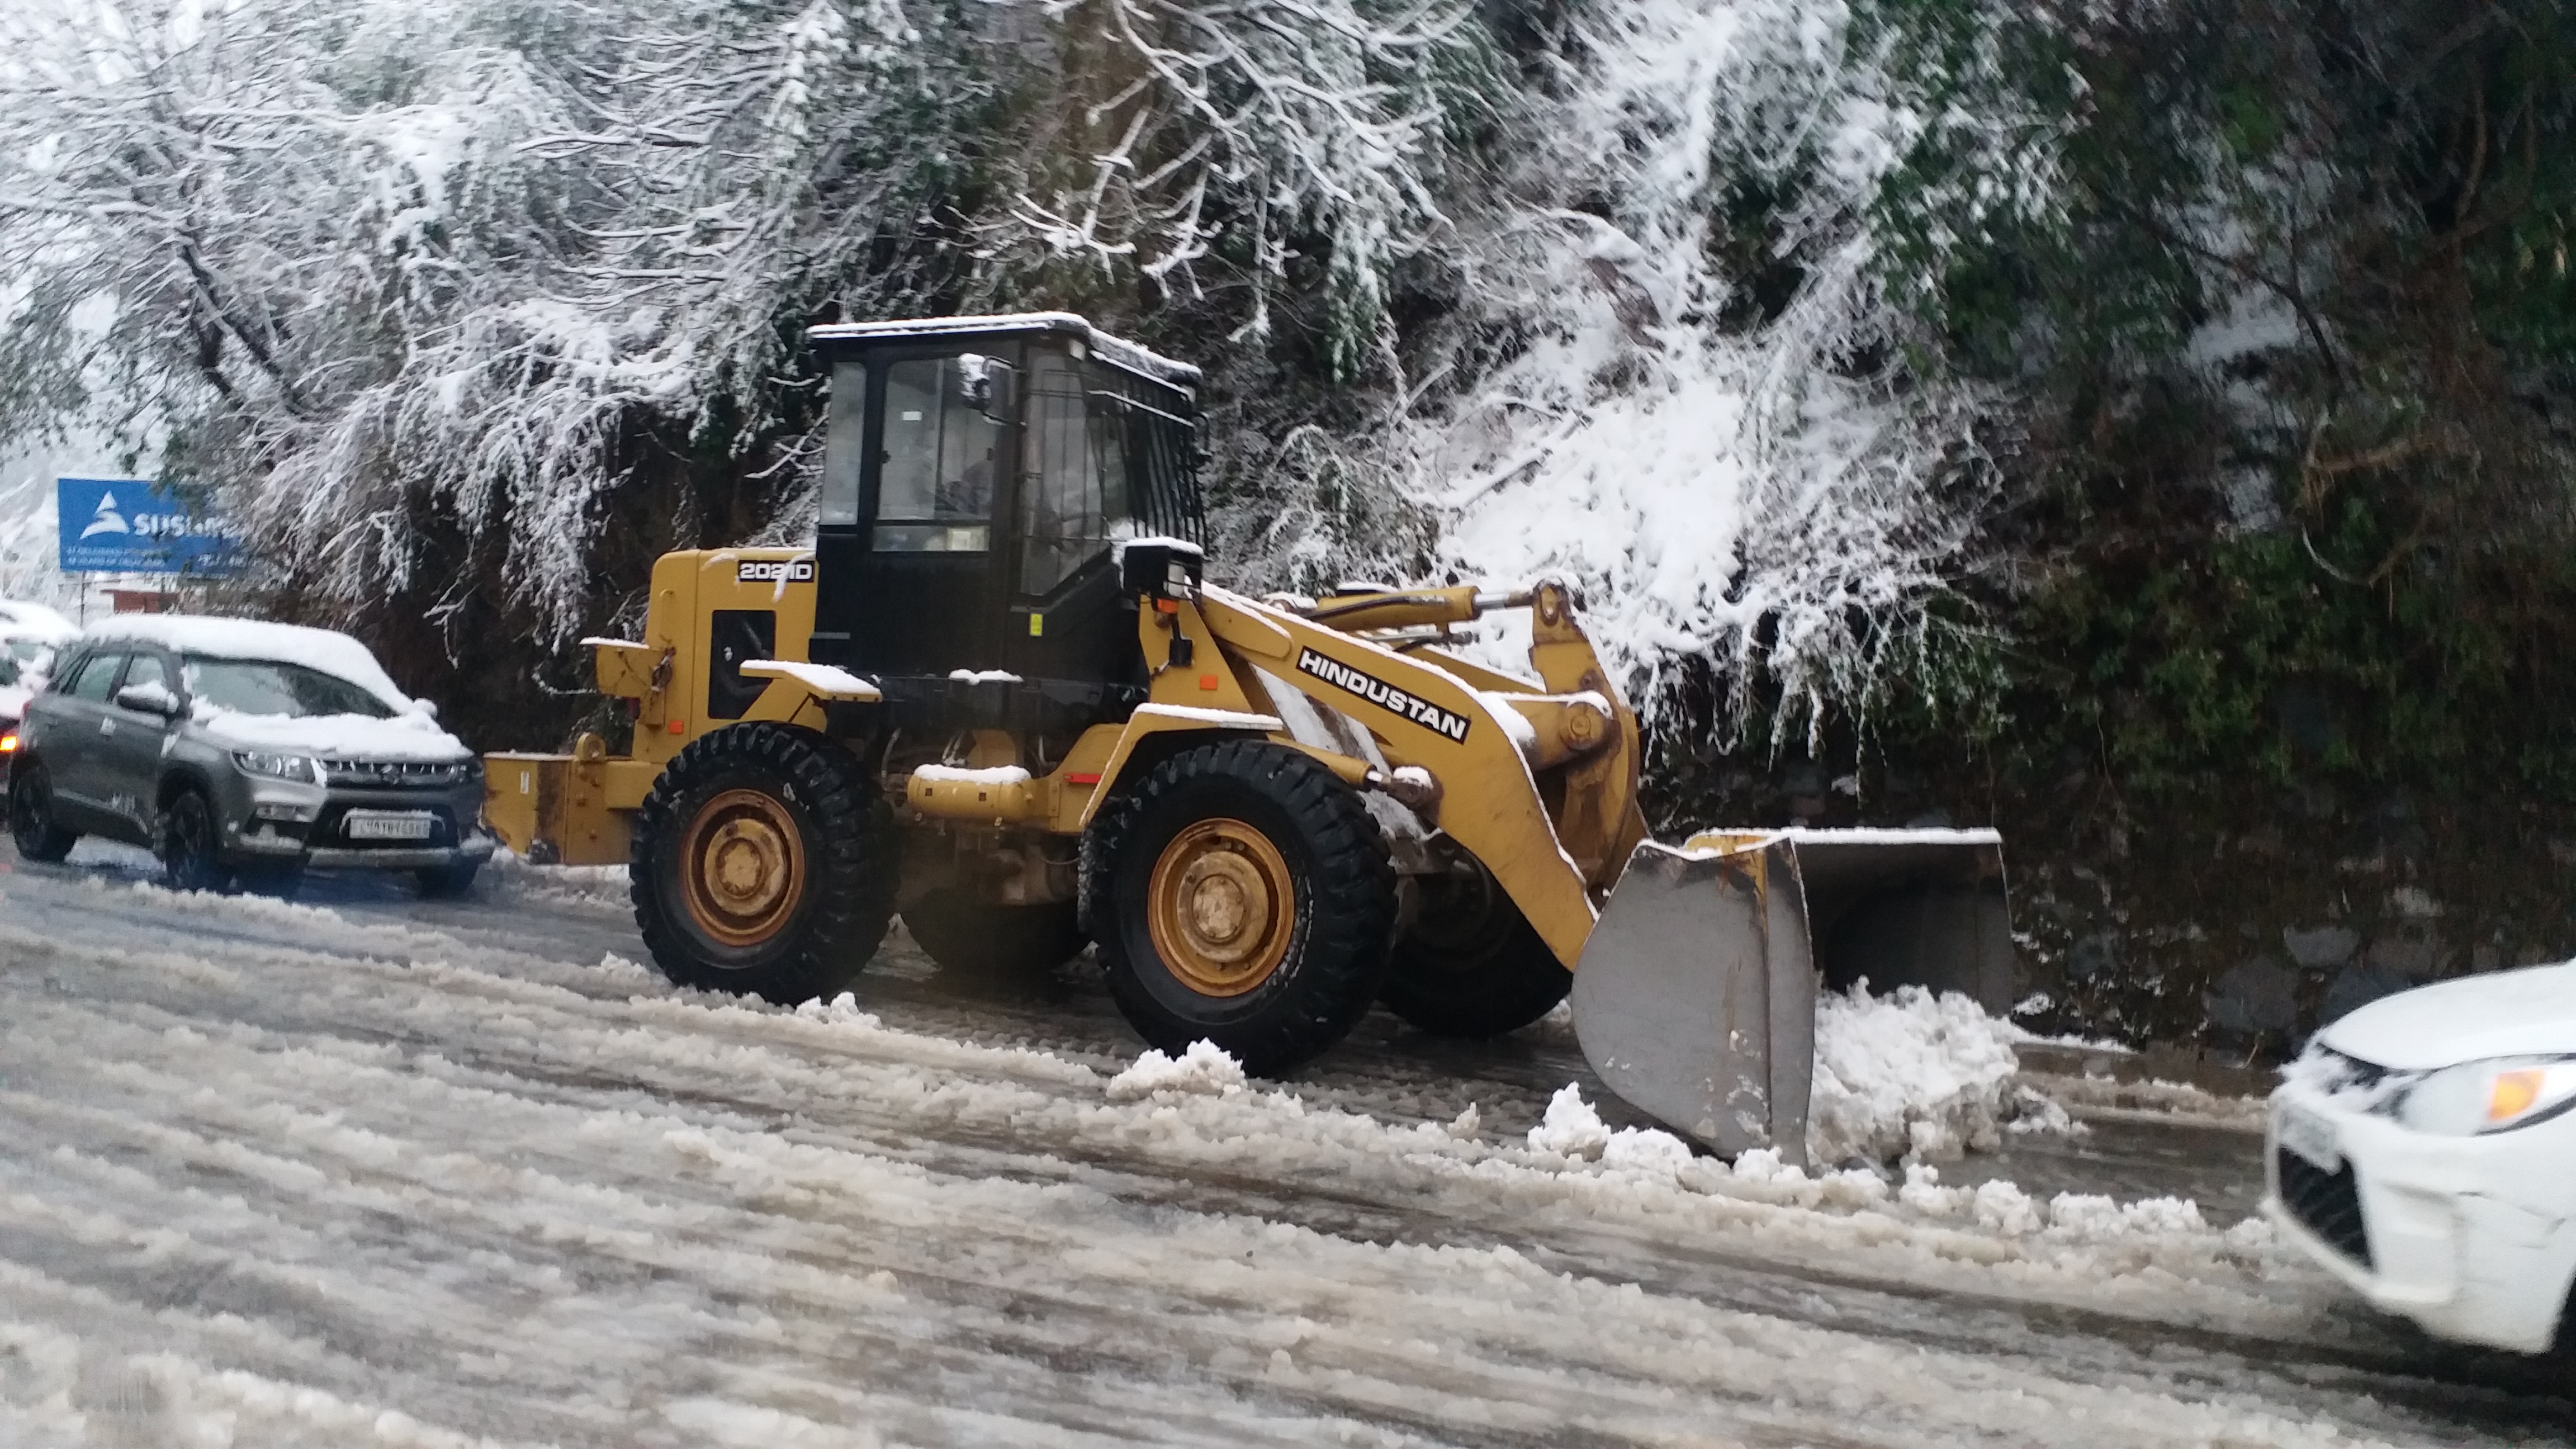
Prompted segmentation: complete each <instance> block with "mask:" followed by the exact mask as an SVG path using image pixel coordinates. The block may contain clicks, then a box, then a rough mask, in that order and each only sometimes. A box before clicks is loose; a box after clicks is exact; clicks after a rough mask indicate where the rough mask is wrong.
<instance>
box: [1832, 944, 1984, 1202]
mask: <svg viewBox="0 0 2576 1449" xmlns="http://www.w3.org/2000/svg"><path fill="white" fill-rule="evenodd" d="M2012 1037H2013V1032H2012V1027H2011V1026H2010V1025H2009V1024H2008V1023H2006V1022H2003V1021H2000V1020H1997V1019H1996V1018H1994V1017H1991V1016H1988V1015H1987V1014H1986V1013H1985V1010H1984V1009H1983V1008H1982V1007H1980V1006H1978V1005H1977V1003H1976V1002H1975V1001H1973V1000H1971V999H1969V998H1968V997H1966V996H1962V995H1960V994H1959V993H1957V992H1944V993H1942V994H1941V995H1939V996H1935V995H1933V994H1932V993H1931V992H1929V991H1926V990H1924V989H1922V988H1921V987H1919V986H1905V987H1899V988H1898V989H1897V990H1896V991H1895V992H1894V993H1893V994H1891V995H1888V996H1871V995H1869V994H1868V993H1866V992H1865V991H1861V990H1858V989H1855V990H1853V991H1852V992H1851V993H1850V994H1849V995H1846V996H1832V995H1829V996H1827V997H1825V998H1824V999H1823V1000H1821V1001H1819V1002H1818V1003H1817V1004H1816V1080H1815V1089H1814V1095H1813V1097H1812V1099H1811V1105H1810V1106H1809V1108H1808V1112H1807V1158H1808V1160H1809V1161H1811V1162H1853V1161H1867V1162H1892V1161H1895V1160H1896V1159H1898V1158H1914V1159H1922V1158H1941V1157H1955V1156H1957V1155H1958V1154H1959V1153H1960V1152H1961V1151H1962V1150H1963V1149H1967V1148H1976V1149H1979V1150H1985V1149H1990V1148H1992V1147H1994V1146H1995V1145H1996V1143H1997V1142H1998V1141H1999V1140H2000V1137H1999V1133H2000V1132H2001V1130H2002V1128H2003V1126H2004V1125H2005V1122H2006V1121H2007V1119H2008V1118H2010V1117H2012V1116H2013V1115H2014V1098H2015V1096H2016V1093H2015V1090H2014V1086H2013V1074H2014V1072H2015V1071H2016V1070H2017V1069H2018V1067H2019V1062H2018V1060H2017V1059H2016V1058H2015V1057H2014V1055H2013V1043H2012Z"/></svg>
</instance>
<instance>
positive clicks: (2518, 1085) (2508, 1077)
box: [2487, 1067, 2549, 1122]
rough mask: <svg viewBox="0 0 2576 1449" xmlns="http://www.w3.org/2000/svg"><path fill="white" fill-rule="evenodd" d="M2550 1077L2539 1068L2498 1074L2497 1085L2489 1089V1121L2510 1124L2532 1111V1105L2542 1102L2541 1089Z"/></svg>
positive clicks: (2527, 1068)
mask: <svg viewBox="0 0 2576 1449" xmlns="http://www.w3.org/2000/svg"><path fill="white" fill-rule="evenodd" d="M2548 1077H2549V1074H2548V1073H2547V1072H2546V1071H2543V1070H2542V1069H2540V1068H2538V1067H2526V1068H2524V1069H2523V1070H2521V1071H2518V1072H2498V1073H2496V1079H2495V1085H2494V1086H2493V1087H2490V1088H2488V1089H2487V1120H2488V1121H2490V1122H2510V1121H2512V1120H2513V1119H2514V1118H2516V1117H2519V1116H2521V1115H2522V1114H2523V1113H2525V1112H2528V1111H2530V1110H2531V1104H2532V1103H2534V1102H2537V1101H2539V1100H2540V1089H2541V1087H2542V1086H2543V1085H2545V1084H2546V1083H2547V1081H2548Z"/></svg>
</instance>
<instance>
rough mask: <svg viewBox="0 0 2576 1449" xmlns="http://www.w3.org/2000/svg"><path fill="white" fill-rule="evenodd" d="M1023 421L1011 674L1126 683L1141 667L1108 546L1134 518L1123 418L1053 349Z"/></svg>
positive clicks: (1033, 381)
mask: <svg viewBox="0 0 2576 1449" xmlns="http://www.w3.org/2000/svg"><path fill="white" fill-rule="evenodd" d="M1020 416H1021V442H1020V454H1021V474H1020V488H1019V497H1018V499H1017V517H1016V519H1015V520H1014V524H1015V526H1014V527H1013V529H1012V544H1013V547H1014V549H1015V551H1016V557H1015V558H1014V560H1013V567H1012V575H1013V577H1012V581H1011V583H1012V593H1011V624H1012V627H1011V630H1010V633H1011V638H1010V641H1009V642H1010V652H1009V654H1008V656H1007V659H1008V662H1009V667H1010V668H1011V669H1012V670H1013V671H1014V672H1016V673H1018V674H1020V675H1021V676H1022V677H1024V678H1028V679H1055V680H1073V681H1079V682H1082V683H1090V684H1101V683H1110V682H1125V681H1127V680H1128V679H1129V676H1131V675H1134V674H1136V673H1137V672H1138V669H1139V668H1140V667H1141V663H1142V661H1141V659H1140V658H1139V657H1138V655H1137V651H1136V620H1135V614H1134V612H1133V610H1134V601H1133V600H1131V599H1129V598H1128V597H1127V596H1126V595H1125V593H1124V592H1123V591H1122V590H1120V588H1119V587H1118V570H1117V566H1116V561H1115V559H1114V557H1113V553H1114V549H1115V546H1116V545H1115V542H1114V540H1113V538H1112V536H1111V535H1112V532H1113V528H1114V527H1119V526H1123V527H1124V528H1125V529H1126V531H1127V532H1132V531H1133V522H1132V520H1133V518H1134V515H1135V512H1136V510H1135V509H1134V508H1133V507H1132V505H1131V500H1130V499H1129V498H1128V496H1127V494H1128V483H1129V472H1128V459H1127V437H1126V434H1127V428H1126V419H1125V417H1124V415H1123V413H1122V412H1121V411H1120V410H1119V408H1118V405H1117V399H1115V398H1112V397H1109V396H1106V395H1103V394H1101V393H1099V392H1098V391H1096V390H1095V389H1093V388H1092V387H1091V386H1090V385H1089V382H1088V379H1087V376H1086V372H1085V368H1084V364H1083V362H1082V361H1081V360H1080V359H1077V358H1074V357H1071V356H1068V355H1067V354H1065V353H1062V352H1057V351H1053V350H1051V349H1031V351H1030V353H1029V368H1028V380H1027V386H1026V388H1025V389H1024V392H1023V396H1022V400H1021V407H1020ZM1121 536H1124V534H1122V535H1121Z"/></svg>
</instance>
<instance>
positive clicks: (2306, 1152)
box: [2274, 1106, 2343, 1172]
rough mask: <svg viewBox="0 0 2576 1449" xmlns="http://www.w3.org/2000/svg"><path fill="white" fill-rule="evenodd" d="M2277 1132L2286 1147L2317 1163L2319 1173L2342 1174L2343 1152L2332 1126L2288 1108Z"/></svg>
mask: <svg viewBox="0 0 2576 1449" xmlns="http://www.w3.org/2000/svg"><path fill="white" fill-rule="evenodd" d="M2274 1130H2275V1133H2276V1134H2277V1135H2278V1136H2279V1138H2280V1140H2281V1145H2282V1146H2283V1147H2286V1148H2288V1149H2289V1150H2291V1151H2292V1152H2295V1153H2297V1154H2299V1155H2300V1156H2301V1157H2304V1158H2306V1159H2307V1160H2308V1161H2310V1162H2312V1163H2315V1164H2316V1166H2317V1168H2318V1169H2319V1170H2320V1171H2324V1172H2341V1171H2342V1170H2343V1148H2342V1146H2341V1145H2339V1144H2338V1143H2337V1142H2336V1141H2335V1129H2334V1124H2333V1123H2332V1122H2329V1121H2327V1120H2325V1119H2324V1118H2323V1117H2319V1116H2317V1115H2316V1114H2315V1113H2313V1112H2307V1111H2303V1110H2301V1109H2299V1108H2297V1107H2289V1106H2285V1107H2283V1108H2282V1109H2281V1120H2280V1122H2279V1124H2278V1126H2277V1127H2276V1128H2275V1129H2274Z"/></svg>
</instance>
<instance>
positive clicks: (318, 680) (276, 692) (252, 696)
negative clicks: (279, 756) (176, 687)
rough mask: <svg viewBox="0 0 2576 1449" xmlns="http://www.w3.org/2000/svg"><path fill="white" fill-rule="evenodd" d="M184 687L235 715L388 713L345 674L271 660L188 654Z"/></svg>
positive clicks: (383, 716) (376, 716)
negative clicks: (233, 712) (340, 676)
mask: <svg viewBox="0 0 2576 1449" xmlns="http://www.w3.org/2000/svg"><path fill="white" fill-rule="evenodd" d="M188 692H189V693H190V694H192V695H194V696H196V697H197V698H199V699H202V700H204V701H205V702H207V703H208V704H211V705H214V706H215V707H217V708H218V709H228V710H232V711H235V712H236V713H240V714H282V715H290V716H296V717H310V716H314V715H327V714H362V715H365V716H367V717H368V718H369V719H391V718H392V717H393V710H392V709H391V708H390V707H388V706H387V705H386V704H385V702H384V701H383V700H381V699H378V698H376V697H375V696H374V695H372V694H369V693H368V692H367V691H365V690H363V689H360V688H359V687H358V686H356V685H354V684H351V683H350V682H349V681H347V680H345V679H341V678H338V677H337V676H334V675H329V674H325V673H323V672H322V671H321V670H319V669H308V668H306V667H304V666H303V665H301V664H288V663H286V662H284V661H282V660H274V659H209V658H207V657H205V656H204V655H200V654H191V655H189V656H188Z"/></svg>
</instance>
